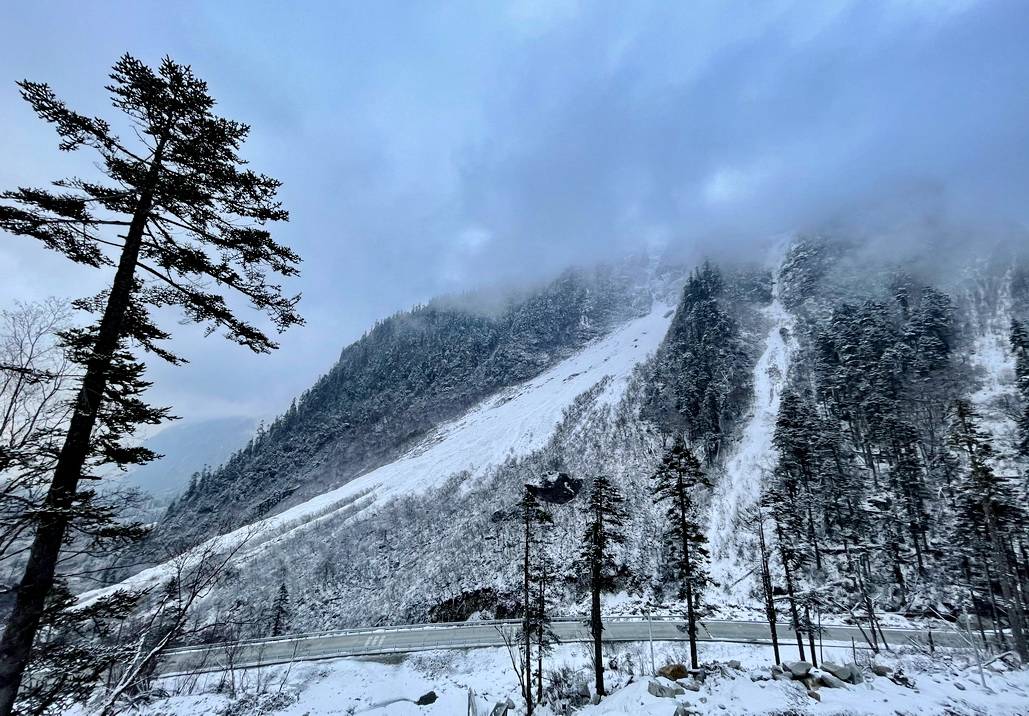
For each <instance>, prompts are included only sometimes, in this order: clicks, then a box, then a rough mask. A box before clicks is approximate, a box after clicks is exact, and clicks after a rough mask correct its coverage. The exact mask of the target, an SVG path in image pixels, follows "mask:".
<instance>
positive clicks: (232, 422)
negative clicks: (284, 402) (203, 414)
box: [115, 417, 258, 502]
mask: <svg viewBox="0 0 1029 716" xmlns="http://www.w3.org/2000/svg"><path fill="white" fill-rule="evenodd" d="M257 427H258V421H257V420H256V419H254V418H248V417H235V418H214V419H211V420H200V421H192V422H186V423H178V422H176V423H172V424H171V425H169V426H168V427H167V428H165V429H164V430H162V431H161V432H160V433H158V434H157V435H155V436H154V437H152V438H150V439H149V440H147V441H146V443H145V444H146V446H147V447H148V448H150V449H151V450H153V451H154V452H156V453H158V454H159V455H161V456H162V457H161V459H159V460H156V461H154V462H151V463H148V464H146V465H143V466H140V467H138V468H136V469H134V470H132V471H130V472H129V473H128V474H126V475H125V476H124V477H119V478H117V479H116V480H115V484H116V485H117V486H118V487H124V488H135V489H138V490H139V491H141V492H143V493H144V494H146V495H148V496H150V497H153V498H156V499H157V500H158V501H160V502H167V501H169V500H171V499H173V498H175V497H177V496H178V495H179V494H180V493H182V492H184V491H185V490H186V489H187V488H188V487H189V484H190V480H191V479H194V475H195V474H196V473H201V472H204V471H210V470H212V469H215V468H217V467H218V466H219V465H221V464H222V463H224V462H225V461H226V460H227V459H228V458H229V457H230V456H231V455H232V453H234V452H235V451H236V450H238V449H239V446H240V445H243V444H245V443H246V441H247V440H248V439H250V438H251V437H252V436H253V434H254V431H255V430H257Z"/></svg>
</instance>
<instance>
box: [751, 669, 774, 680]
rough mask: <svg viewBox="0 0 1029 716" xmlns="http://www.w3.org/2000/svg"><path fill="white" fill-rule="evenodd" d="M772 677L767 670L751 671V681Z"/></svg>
mask: <svg viewBox="0 0 1029 716" xmlns="http://www.w3.org/2000/svg"><path fill="white" fill-rule="evenodd" d="M779 673H780V674H781V673H782V672H781V671H780V672H779ZM770 678H771V677H770V676H769V675H768V674H766V673H765V672H763V671H751V672H750V680H751V681H768V680H769V679H770Z"/></svg>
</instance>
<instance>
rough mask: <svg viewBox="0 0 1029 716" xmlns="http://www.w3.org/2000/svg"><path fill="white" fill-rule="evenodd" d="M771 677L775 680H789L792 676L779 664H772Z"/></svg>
mask: <svg viewBox="0 0 1029 716" xmlns="http://www.w3.org/2000/svg"><path fill="white" fill-rule="evenodd" d="M772 678H773V679H775V680H776V681H789V680H790V679H792V678H793V677H792V676H791V675H790V674H788V673H787V672H786V670H785V669H784V668H783V667H782V666H780V665H779V664H772Z"/></svg>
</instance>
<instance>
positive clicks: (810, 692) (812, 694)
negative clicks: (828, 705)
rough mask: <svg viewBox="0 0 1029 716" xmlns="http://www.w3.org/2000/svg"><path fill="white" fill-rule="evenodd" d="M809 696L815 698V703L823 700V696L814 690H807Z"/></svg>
mask: <svg viewBox="0 0 1029 716" xmlns="http://www.w3.org/2000/svg"><path fill="white" fill-rule="evenodd" d="M807 695H808V696H810V697H811V698H813V699H814V700H815V701H821V700H822V695H821V694H820V693H818V692H817V691H815V690H814V689H808V690H807Z"/></svg>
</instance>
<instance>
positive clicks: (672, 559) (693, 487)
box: [654, 434, 711, 669]
mask: <svg viewBox="0 0 1029 716" xmlns="http://www.w3.org/2000/svg"><path fill="white" fill-rule="evenodd" d="M710 487H711V482H710V481H709V480H708V479H707V476H706V475H705V474H704V470H703V468H702V467H701V464H700V460H698V459H697V456H696V455H695V454H694V453H693V451H692V450H691V449H690V448H689V446H688V445H687V444H686V441H685V439H684V438H683V436H682V435H681V434H680V435H677V436H676V437H675V439H674V440H673V441H672V445H671V447H670V448H669V449H668V450H667V451H666V452H665V454H664V457H663V458H662V460H661V464H660V465H659V466H658V468H657V471H656V472H655V473H654V500H655V501H656V502H658V503H667V506H666V511H665V517H666V526H665V550H666V555H667V557H666V559H667V561H668V562H669V563H670V564H672V565H673V566H674V570H675V572H676V577H677V579H678V582H679V590H680V596H681V597H683V598H685V600H686V629H687V633H688V634H689V639H690V663H691V665H692V666H693V668H694V669H696V668H697V667H698V666H699V665H700V663H699V661H698V659H697V621H698V620H699V618H700V613H699V611H700V608H701V603H702V600H703V596H704V589H705V588H706V587H707V586H708V585H709V584H710V583H711V579H710V577H709V576H708V572H707V562H708V551H707V548H706V546H705V545H706V544H707V538H706V537H705V536H704V524H703V521H702V518H701V515H700V513H699V510H698V508H697V496H698V493H699V492H701V491H702V490H706V489H708V488H710Z"/></svg>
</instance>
